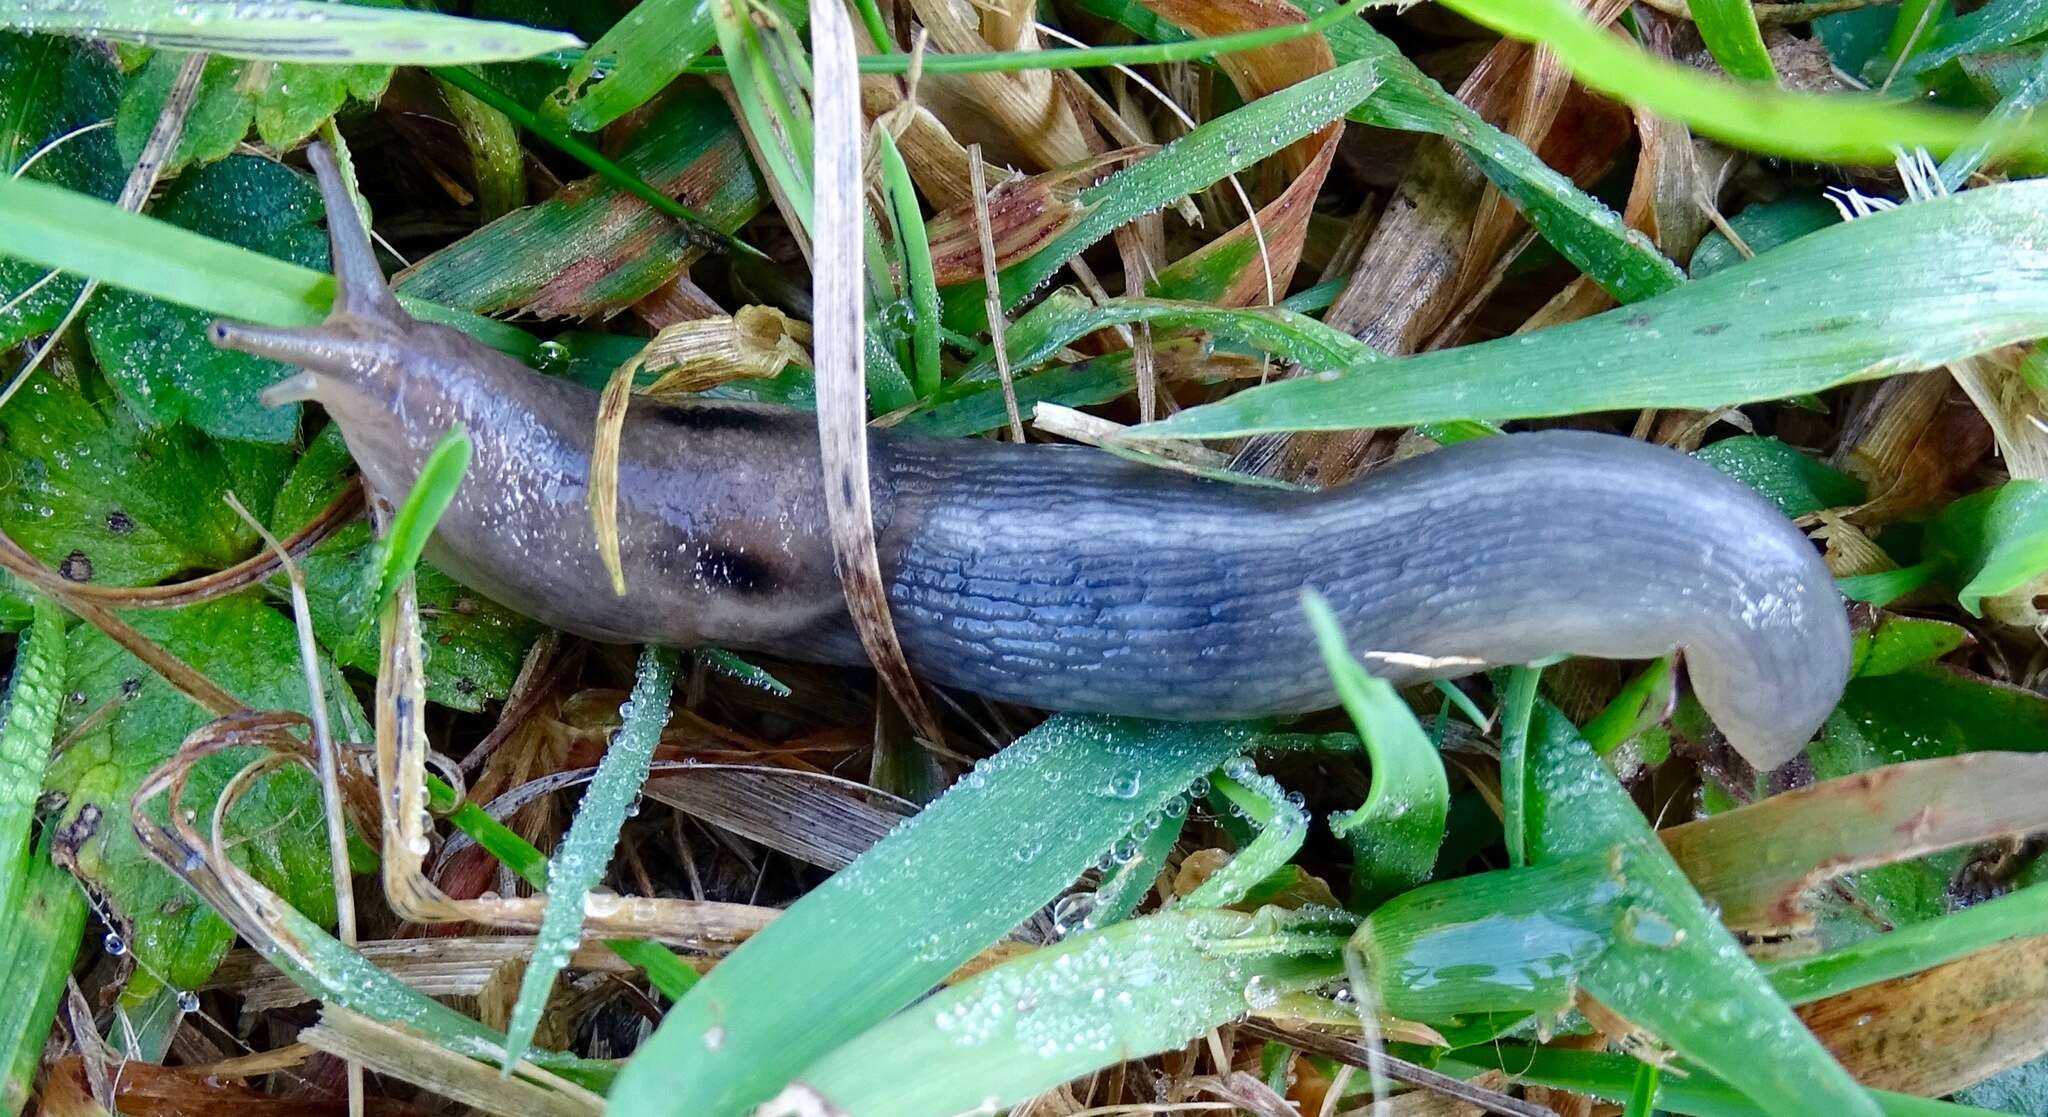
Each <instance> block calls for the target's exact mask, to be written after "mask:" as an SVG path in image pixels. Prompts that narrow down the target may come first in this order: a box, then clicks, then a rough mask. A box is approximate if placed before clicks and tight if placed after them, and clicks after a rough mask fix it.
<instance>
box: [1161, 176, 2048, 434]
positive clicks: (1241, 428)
mask: <svg viewBox="0 0 2048 1117" xmlns="http://www.w3.org/2000/svg"><path fill="white" fill-rule="evenodd" d="M2044 241H2048V182H2042V181H2029V182H2014V183H2008V184H2005V185H2002V186H1994V187H1987V188H1985V189H1982V190H1972V191H1968V192H1965V193H1962V194H1957V195H1954V196H1951V197H1947V198H1940V199H1936V200H1934V201H1929V202H1924V203H1917V204H1914V205H1909V206H1901V207H1899V208H1898V209H1895V210H1891V211H1889V212H1886V213H1880V214H1877V215H1874V216H1871V217H1866V218H1862V219H1859V220H1856V221H1850V222H1845V223H1843V224H1840V225H1835V226H1832V227H1830V228H1826V229H1822V230H1820V231H1818V232H1815V233H1811V234H1809V235H1807V236H1804V237H1801V238H1799V239H1798V240H1796V241H1793V242H1791V243H1790V244H1786V245H1784V246H1782V247H1780V248H1777V249H1774V250H1773V251H1771V252H1769V253H1767V254H1765V255H1763V256H1759V257H1757V258H1756V259H1755V260H1751V261H1749V262H1747V263H1744V264H1741V265H1738V266H1736V267H1732V268H1728V269H1727V270H1725V271H1720V272H1716V273H1715V274H1713V275H1711V276H1708V277H1707V278H1705V279H1700V280H1696V281H1694V282H1692V283H1689V284H1687V285H1686V286H1684V287H1682V288H1680V289H1678V290H1675V291H1672V292H1669V293H1667V294H1664V295H1660V296H1657V297H1656V298H1654V299H1650V300H1647V301H1645V302H1641V303H1637V304H1635V305H1633V306H1627V307H1621V308H1618V309H1616V310H1612V311H1609V312H1607V313H1605V314H1601V315H1598V316H1596V317H1593V318H1588V319H1584V320H1582V321H1578V322H1573V323H1571V324H1569V325H1565V326H1560V327H1558V328H1556V329H1552V330H1544V331H1541V332H1539V333H1534V334H1525V335H1522V336H1519V337H1509V338H1502V339H1500V340H1498V341H1491V342H1485V343H1482V344H1479V345H1468V346H1464V347H1462V348H1458V349H1446V350H1439V351H1436V352H1433V353H1426V354H1423V355H1420V356H1416V357H1410V358H1407V359H1404V360H1400V361H1395V362H1381V363H1376V364H1373V365H1371V366H1369V367H1368V368H1364V369H1351V370H1328V371H1333V372H1335V373H1336V375H1335V376H1333V377H1329V378H1323V377H1299V378H1296V379H1293V380H1288V381H1284V382H1280V383H1275V384H1269V385H1265V386H1262V387H1257V388H1253V389H1250V390H1249V391H1245V392H1240V393H1238V394H1237V395H1235V396H1232V397H1230V398H1229V399H1226V400H1223V401H1221V402H1218V403H1213V404H1209V405H1208V406H1205V407H1197V408H1193V409H1191V410H1189V411H1184V412H1181V413H1180V414H1179V415H1176V416H1173V417H1172V418H1170V419H1167V420H1164V421H1161V422H1157V423H1152V424H1149V425H1146V426H1141V427H1137V428H1135V429H1134V431H1133V433H1134V434H1137V435H1139V436H1141V437H1152V436H1157V437H1179V438H1185V437H1197V438H1221V437H1226V436H1230V437H1235V436H1240V435H1249V434H1259V433H1263V432H1268V431H1292V430H1346V429H1352V428H1363V427H1400V426H1409V425H1413V424H1416V423H1425V422H1441V421H1446V420H1452V419H1493V420H1505V419H1526V418H1535V417H1538V416H1551V415H1571V414H1579V413H1583V412H1588V411H1607V410H1619V409H1633V408H1637V407H1696V408H1703V409H1713V408H1718V407H1725V406H1727V405H1730V404H1734V403H1741V402H1746V401H1753V400H1764V399H1778V398H1782V397H1785V396H1790V395H1796V394H1799V393H1802V392H1814V391H1819V390H1821V389H1823V388H1828V387H1833V386H1835V385H1839V384H1844V383H1848V382H1850V381H1855V380H1866V379H1871V378H1875V377H1880V376H1889V375H1892V374H1895V373H1900V372H1910V371H1913V370H1916V369H1922V368H1929V367H1932V366H1936V365H1940V364H1944V363H1946V362H1949V361H1953V360H1956V359H1958V358H1961V357H1965V356H1969V355H1971V354H1974V353H1981V352H1983V351H1985V350H1988V349H1992V348H1996V347H1997V346H2000V345H2008V344H2012V343H2015V342H2020V341H2025V340H2030V339H2032V338H2036V337H2041V336H2048V267H2044V266H2043V265H2044V257H2043V254H2042V250H2041V248H2040V245H2041V244H2042V243H2044Z"/></svg>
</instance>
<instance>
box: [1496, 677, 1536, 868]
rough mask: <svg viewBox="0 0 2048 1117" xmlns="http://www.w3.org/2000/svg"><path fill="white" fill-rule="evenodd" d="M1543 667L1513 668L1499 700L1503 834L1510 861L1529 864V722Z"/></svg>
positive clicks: (1534, 706) (1533, 711) (1521, 864)
mask: <svg viewBox="0 0 2048 1117" xmlns="http://www.w3.org/2000/svg"><path fill="white" fill-rule="evenodd" d="M1542 677H1543V669H1542V668H1541V667H1510V668H1508V669H1507V685H1506V686H1505V687H1503V688H1502V691H1501V699H1500V710H1499V713H1500V801H1501V813H1502V814H1503V815H1504V816H1505V817H1503V818H1502V819H1501V835H1502V837H1503V839H1504V840H1505V841H1506V843H1507V847H1508V864H1510V865H1513V866H1516V867H1517V868H1519V867H1521V866H1523V865H1526V864H1528V863H1529V823H1528V818H1529V722H1530V719H1531V718H1532V717H1533V716H1534V714H1535V709H1536V682H1537V680H1538V679H1541V678H1542Z"/></svg>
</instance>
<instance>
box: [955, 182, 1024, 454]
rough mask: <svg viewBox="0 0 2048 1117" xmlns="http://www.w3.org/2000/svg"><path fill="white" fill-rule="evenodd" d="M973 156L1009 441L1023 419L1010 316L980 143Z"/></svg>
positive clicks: (986, 297)
mask: <svg viewBox="0 0 2048 1117" xmlns="http://www.w3.org/2000/svg"><path fill="white" fill-rule="evenodd" d="M967 150H968V152H969V153H970V154H972V155H973V156H975V158H974V160H973V161H972V162H970V163H969V164H968V169H969V171H970V172H971V173H972V175H973V190H974V203H973V205H974V236H975V243H976V247H977V248H979V249H980V251H979V252H978V253H977V255H978V256H980V258H981V290H982V297H981V305H982V311H983V314H984V315H985V316H986V317H987V318H988V339H989V347H990V348H991V349H993V350H994V351H995V355H996V377H997V379H999V380H1001V381H1002V384H1003V410H1004V411H1005V412H1007V413H1008V415H1009V417H1010V441H1012V442H1022V441H1024V419H1023V416H1021V415H1019V414H1018V412H1017V381H1016V378H1015V377H1014V376H1012V375H1011V373H1010V346H1009V343H1008V342H1007V341H1005V340H1004V338H1003V334H1004V331H1006V330H1007V329H1008V328H1009V319H1007V318H1005V317H1004V316H1003V294H1002V284H1001V283H999V282H997V280H996V267H997V265H996V248H995V239H994V238H995V233H994V231H993V229H992V225H993V222H991V221H990V220H989V214H988V184H987V183H986V182H985V181H983V179H982V176H981V158H980V156H981V147H980V145H979V144H977V145H975V146H973V147H970V148H968V149H967Z"/></svg>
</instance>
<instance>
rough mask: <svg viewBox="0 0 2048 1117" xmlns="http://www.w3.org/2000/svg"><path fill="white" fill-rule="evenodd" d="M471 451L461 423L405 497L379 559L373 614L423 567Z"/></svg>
mask: <svg viewBox="0 0 2048 1117" xmlns="http://www.w3.org/2000/svg"><path fill="white" fill-rule="evenodd" d="M469 452H470V441H469V432H468V431H465V430H463V429H462V426H461V425H460V424H457V425H456V427H455V429H453V430H451V431H449V432H448V433H447V434H444V435H442V436H441V441H439V442H437V443H435V444H434V449H433V451H432V452H430V453H429V454H428V455H427V460H426V462H425V463H424V464H423V465H421V466H420V475H419V479H418V480H417V481H414V482H413V486H412V491H411V492H409V493H407V494H405V503H403V504H401V505H399V506H398V511H397V513H395V514H394V515H393V516H392V517H391V533H390V534H389V535H387V536H386V537H385V539H384V545H383V548H382V554H380V555H379V556H378V561H377V603H376V607H375V608H374V609H372V610H371V612H372V613H382V612H383V611H384V607H385V606H386V605H389V604H390V603H391V599H392V598H393V597H395V596H397V594H398V586H399V583H401V582H403V581H405V579H406V578H407V577H408V576H410V575H411V574H412V572H413V568H414V567H416V566H418V565H419V561H420V552H422V551H424V550H426V548H427V538H428V537H429V536H431V535H433V534H434V525H435V524H438V523H440V522H441V515H442V513H444V512H446V511H448V505H449V504H450V503H451V502H453V501H454V499H455V490H456V489H458V488H460V487H461V485H462V475H463V474H464V473H466V472H468V470H469Z"/></svg>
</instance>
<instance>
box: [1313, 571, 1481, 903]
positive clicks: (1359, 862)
mask: <svg viewBox="0 0 2048 1117" xmlns="http://www.w3.org/2000/svg"><path fill="white" fill-rule="evenodd" d="M1302 607H1303V608H1304V609H1306V610H1307V611H1308V623H1309V627H1311V628H1313V629H1315V633H1316V643H1317V645H1318V646H1320V647H1321V649H1322V653H1323V665H1324V667H1325V668H1327V669H1328V670H1329V672H1330V681H1331V682H1332V683H1334V684H1336V687H1337V699H1338V701H1340V702H1342V703H1343V704H1344V712H1345V713H1347V714H1349V715H1351V723H1352V724H1353V725H1354V726H1356V727H1357V728H1358V738H1359V740H1361V741H1363V742H1365V751H1366V754H1367V755H1368V756H1370V757H1371V759H1372V790H1371V791H1369V792H1368V793H1367V794H1366V798H1365V803H1364V804H1363V805H1361V806H1360V807H1359V808H1358V809H1357V810H1352V811H1345V812H1343V813H1342V814H1336V815H1332V816H1330V831H1331V832H1332V833H1334V834H1336V835H1337V836H1338V837H1340V838H1344V839H1346V840H1347V841H1349V842H1350V843H1351V855H1352V863H1351V907H1352V910H1354V911H1365V910H1368V909H1370V908H1372V907H1375V906H1377V905H1378V904H1379V903H1381V902H1382V901H1384V900H1386V899H1388V898H1389V897H1392V896H1395V895H1398V894H1400V893H1402V892H1406V891H1407V890H1408V889H1410V888H1413V887H1415V886H1416V885H1417V884H1420V883H1422V882H1423V881H1425V880H1428V879H1429V873H1430V870H1431V869H1432V868H1433V867H1434V866H1435V865H1436V855H1437V850H1438V848H1440V847H1441V846H1442V845H1443V841H1444V818H1445V816H1446V815H1447V814H1448V813H1449V811H1450V803H1451V787H1450V780H1449V778H1448V777H1447V776H1445V774H1444V762H1443V758H1442V757H1441V756H1438V755H1437V751H1436V746H1434V745H1432V744H1430V742H1429V734H1427V733H1424V732H1423V731H1422V726H1421V724H1420V723H1418V722H1417V721H1416V720H1415V714H1414V713H1413V712H1412V711H1410V710H1409V709H1408V706H1407V704H1406V703H1404V702H1402V701H1401V696H1400V695H1399V694H1398V693H1396V692H1395V690H1394V688H1393V687H1392V686H1391V685H1389V684H1388V683H1387V682H1386V680H1384V679H1378V678H1374V677H1373V676H1372V675H1371V674H1369V673H1367V672H1366V670H1365V668H1364V667H1362V666H1360V665H1359V662H1358V660H1356V659H1354V658H1352V656H1351V649H1350V648H1349V647H1348V646H1347V645H1346V643H1345V641H1344V630H1343V629H1342V628H1340V627H1338V624H1337V615H1336V614H1335V613H1332V612H1331V611H1330V606H1329V604H1328V603H1327V602H1325V601H1324V600H1323V599H1322V597H1321V596H1320V595H1318V594H1316V593H1314V592H1313V591H1311V592H1309V593H1306V594H1304V595H1303V596H1302Z"/></svg>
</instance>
